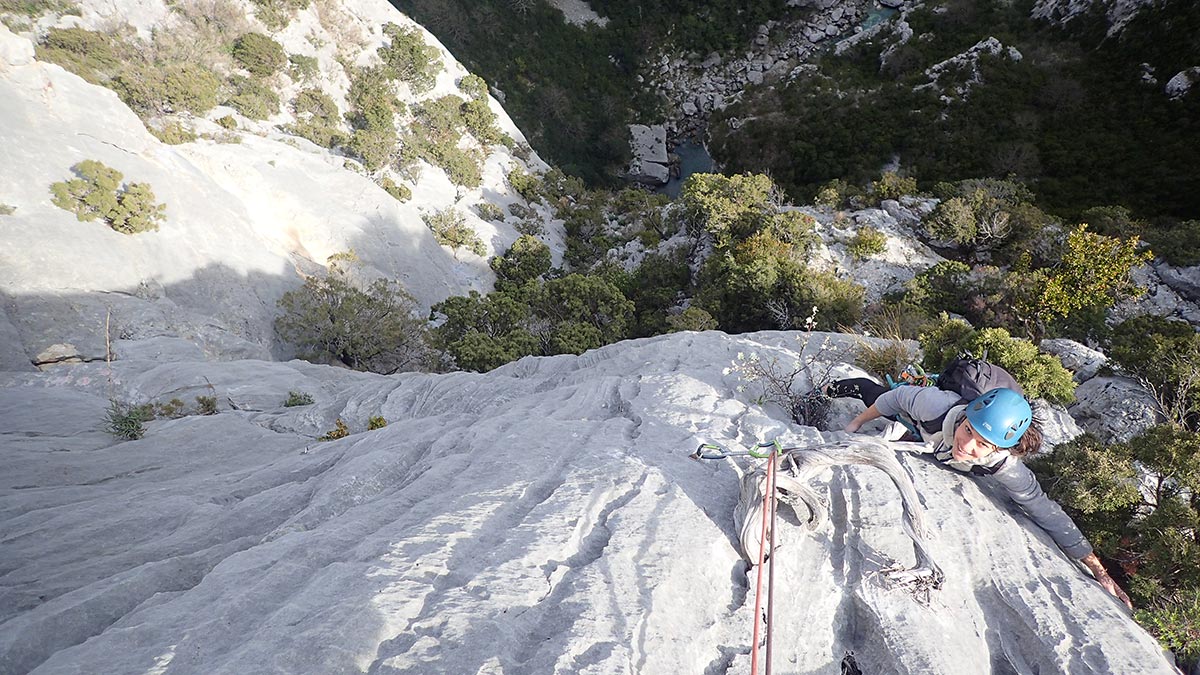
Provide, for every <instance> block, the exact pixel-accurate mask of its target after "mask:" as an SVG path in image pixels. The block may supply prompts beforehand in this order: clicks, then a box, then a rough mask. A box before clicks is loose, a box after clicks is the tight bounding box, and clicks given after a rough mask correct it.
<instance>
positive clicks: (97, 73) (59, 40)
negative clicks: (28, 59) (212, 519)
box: [36, 28, 128, 84]
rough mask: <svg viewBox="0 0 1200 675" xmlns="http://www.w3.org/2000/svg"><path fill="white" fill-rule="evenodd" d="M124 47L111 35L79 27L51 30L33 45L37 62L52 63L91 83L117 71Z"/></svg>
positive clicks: (105, 78) (106, 79)
mask: <svg viewBox="0 0 1200 675" xmlns="http://www.w3.org/2000/svg"><path fill="white" fill-rule="evenodd" d="M126 49H127V48H126V46H125V45H124V44H123V43H122V42H121V41H120V40H119V38H116V37H114V36H112V35H108V34H105V33H98V32H95V31H90V30H85V29H83V28H51V29H49V30H48V31H46V36H45V37H44V38H42V40H41V42H39V43H38V45H37V50H36V55H37V58H38V60H39V61H48V62H50V63H56V64H58V65H60V66H62V67H63V68H66V69H67V70H69V71H70V72H72V73H75V74H76V75H78V76H80V77H82V78H83V79H85V80H87V81H88V82H91V83H92V84H103V83H105V82H106V81H108V80H109V79H110V78H112V77H113V76H115V75H116V74H117V73H118V72H120V71H121V68H122V65H123V63H124V61H125V60H126V59H127V58H128V55H127V54H126Z"/></svg>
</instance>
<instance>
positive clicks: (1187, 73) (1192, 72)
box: [1164, 66, 1200, 101]
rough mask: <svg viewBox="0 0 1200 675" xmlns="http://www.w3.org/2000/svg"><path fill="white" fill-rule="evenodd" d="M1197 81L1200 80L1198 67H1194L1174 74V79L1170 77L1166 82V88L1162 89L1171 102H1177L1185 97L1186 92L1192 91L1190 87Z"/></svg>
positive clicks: (1199, 68)
mask: <svg viewBox="0 0 1200 675" xmlns="http://www.w3.org/2000/svg"><path fill="white" fill-rule="evenodd" d="M1197 80H1200V66H1195V67H1192V68H1188V69H1187V70H1181V71H1179V72H1178V73H1175V76H1174V77H1172V78H1171V79H1170V80H1167V86H1166V88H1165V89H1164V91H1165V92H1166V94H1167V98H1169V99H1171V100H1172V101H1178V100H1179V99H1181V98H1183V97H1184V96H1187V94H1188V92H1189V91H1191V90H1192V85H1194V84H1195V83H1196V81H1197Z"/></svg>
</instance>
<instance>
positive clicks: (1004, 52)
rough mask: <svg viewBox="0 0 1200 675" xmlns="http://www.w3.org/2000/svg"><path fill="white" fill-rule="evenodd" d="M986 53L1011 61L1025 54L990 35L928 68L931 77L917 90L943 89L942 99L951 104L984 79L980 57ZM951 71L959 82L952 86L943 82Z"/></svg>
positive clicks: (956, 81) (963, 97)
mask: <svg viewBox="0 0 1200 675" xmlns="http://www.w3.org/2000/svg"><path fill="white" fill-rule="evenodd" d="M984 54H989V55H991V56H1004V57H1006V58H1008V59H1009V60H1010V61H1020V60H1021V59H1022V58H1023V57H1022V55H1021V52H1019V51H1017V49H1016V48H1015V47H1005V46H1004V44H1003V43H1001V42H1000V41H999V40H997V39H996V38H994V37H989V38H987V39H985V40H980V41H979V42H977V43H975V44H974V45H972V46H971V48H970V49H968V50H967V51H965V52H963V53H961V54H957V55H955V56H952V57H950V58H948V59H946V60H945V61H941V62H938V63H935V64H933V65H932V66H930V67H928V68H926V69H925V75H926V76H928V77H929V82H927V83H926V84H920V85H917V86H916V87H913V91H920V90H922V89H934V90H936V91H938V92H941V100H942V103H947V104H948V103H952V102H954V101H961V100H963V99H965V98H966V97H967V96H968V95H970V93H971V89H972V88H973V87H974V86H975V85H977V84H981V83H982V82H983V76H982V74H981V73H980V71H979V57H980V56H982V55H984ZM947 73H953V74H954V80H955V85H954V86H953V87H952V88H949V89H947V88H946V87H944V86H943V85H942V83H941V78H942V76H943V75H946V74H947ZM964 73H966V74H967V75H966V77H965V79H963V74H964ZM960 80H961V81H960Z"/></svg>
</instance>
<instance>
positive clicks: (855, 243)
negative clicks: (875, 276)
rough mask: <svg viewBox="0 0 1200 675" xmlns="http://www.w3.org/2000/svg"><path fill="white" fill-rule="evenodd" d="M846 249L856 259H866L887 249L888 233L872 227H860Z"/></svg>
mask: <svg viewBox="0 0 1200 675" xmlns="http://www.w3.org/2000/svg"><path fill="white" fill-rule="evenodd" d="M846 250H847V251H848V252H849V253H850V255H851V256H852V257H853V258H854V259H855V260H866V259H867V258H870V257H871V256H873V255H878V254H880V253H883V252H884V251H885V250H887V235H886V234H884V233H883V232H881V231H879V230H876V229H873V228H870V227H863V228H859V230H858V232H855V233H854V238H853V239H851V240H850V243H849V244H847V245H846Z"/></svg>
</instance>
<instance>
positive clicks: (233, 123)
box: [217, 115, 238, 130]
mask: <svg viewBox="0 0 1200 675" xmlns="http://www.w3.org/2000/svg"><path fill="white" fill-rule="evenodd" d="M217 124H219V125H221V127H222V128H224V129H230V130H233V129H237V128H238V123H237V120H235V119H234V118H233V115H226V116H224V117H221V118H220V119H218V120H217Z"/></svg>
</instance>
